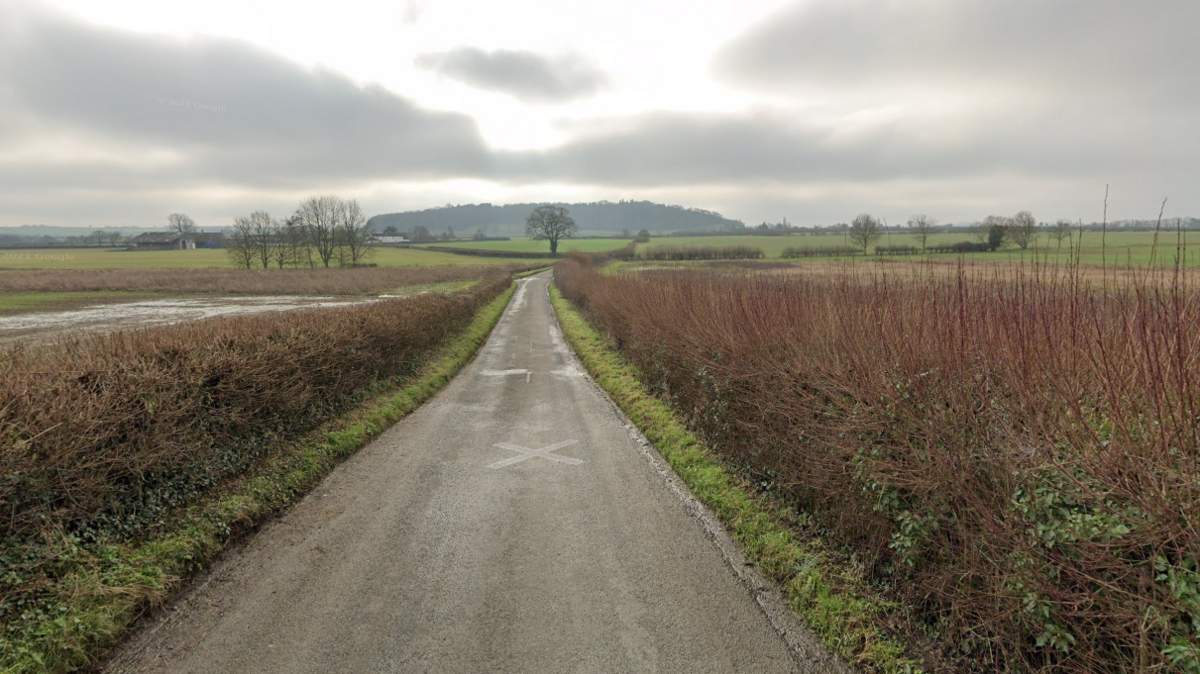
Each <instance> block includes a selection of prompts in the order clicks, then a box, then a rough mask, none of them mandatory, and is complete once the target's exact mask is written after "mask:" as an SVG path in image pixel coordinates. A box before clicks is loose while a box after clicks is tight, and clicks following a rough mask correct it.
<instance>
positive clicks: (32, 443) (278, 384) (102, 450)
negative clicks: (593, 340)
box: [0, 273, 509, 541]
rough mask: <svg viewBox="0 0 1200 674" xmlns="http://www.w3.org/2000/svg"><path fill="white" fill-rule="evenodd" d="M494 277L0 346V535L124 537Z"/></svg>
mask: <svg viewBox="0 0 1200 674" xmlns="http://www.w3.org/2000/svg"><path fill="white" fill-rule="evenodd" d="M393 278H395V277H393ZM508 285H509V275H508V274H501V275H496V274H495V273H493V275H492V276H490V277H489V278H488V279H485V280H484V281H483V282H482V283H480V284H478V285H476V286H474V287H473V288H472V289H471V290H468V291H464V292H460V293H455V294H453V295H449V296H442V295H423V296H418V297H411V298H404V299H395V300H382V301H379V302H372V303H370V304H366V305H357V306H353V307H346V308H331V309H318V310H306V311H293V312H286V313H280V314H273V315H262V316H253V317H243V318H222V319H210V320H206V321H198V322H193V323H186V324H180V325H173V326H165V327H157V328H148V329H143V330H133V331H124V332H117V333H111V334H106V335H94V336H86V337H78V338H75V339H70V340H67V341H65V342H62V343H59V344H56V345H55V346H54V348H37V349H23V348H21V347H11V348H8V349H5V350H3V351H0V440H2V444H0V541H2V540H4V539H6V538H13V537H28V536H33V535H38V533H39V532H41V531H44V530H56V529H57V530H64V531H67V532H70V533H72V534H74V535H84V536H88V535H99V534H98V532H107V533H108V534H112V533H113V532H116V533H119V534H121V535H129V534H132V533H134V532H136V531H137V530H138V529H139V528H140V527H142V526H143V525H144V524H145V523H146V522H147V521H149V520H150V519H152V518H153V517H154V516H156V514H157V513H158V512H159V511H160V510H162V509H163V508H166V507H171V506H174V505H178V504H179V503H184V502H186V501H188V500H189V499H190V498H192V497H193V496H194V495H195V494H197V493H199V492H201V491H203V490H205V489H207V488H209V487H211V486H212V485H215V484H217V483H219V482H220V481H221V480H222V479H223V478H224V477H226V476H228V475H230V474H236V473H237V472H238V471H240V470H242V469H243V468H244V467H245V466H246V465H248V463H249V462H251V461H253V460H254V459H255V457H256V456H257V455H258V452H259V451H260V449H261V447H262V446H263V445H264V443H265V442H266V440H267V439H269V438H271V437H274V436H285V437H286V436H291V435H294V434H297V433H301V432H303V431H305V430H307V429H310V428H312V427H314V425H316V424H319V423H321V422H322V421H323V420H325V419H328V418H329V417H330V416H331V415H333V414H336V413H337V412H338V411H339V410H341V409H343V408H344V407H345V406H346V405H347V404H348V403H349V402H350V401H352V400H353V399H354V396H355V395H357V393H358V392H360V391H362V390H363V389H364V388H365V387H368V386H370V385H372V384H373V383H374V382H378V381H381V380H387V379H389V378H393V377H396V376H398V375H403V374H405V373H407V372H408V371H409V370H410V369H411V368H412V367H414V366H415V364H416V363H417V362H418V360H419V358H420V356H421V354H423V353H424V352H425V351H426V350H428V349H429V348H430V347H432V346H433V345H435V344H437V343H438V342H439V341H440V340H442V339H443V338H444V337H446V336H447V335H449V334H450V333H451V332H453V331H455V330H458V329H460V328H461V327H463V326H465V325H466V324H467V323H468V322H469V321H470V320H471V319H472V317H473V315H474V313H475V311H476V308H477V307H478V306H480V305H481V303H484V302H487V301H490V300H491V299H492V298H493V297H495V296H496V295H497V294H499V293H500V292H502V291H503V290H504V289H505V288H507V287H508Z"/></svg>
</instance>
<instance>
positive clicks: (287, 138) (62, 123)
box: [0, 3, 488, 185]
mask: <svg viewBox="0 0 1200 674" xmlns="http://www.w3.org/2000/svg"><path fill="white" fill-rule="evenodd" d="M0 82H2V83H3V85H0V89H2V90H3V92H2V93H0V100H4V101H5V102H7V103H9V104H10V106H13V107H9V108H7V109H5V110H4V111H0V119H2V120H3V121H0V133H4V132H5V130H6V129H8V130H9V131H8V133H9V138H10V140H19V139H20V136H21V134H24V133H29V132H30V130H31V129H30V127H31V126H36V127H37V128H38V129H41V130H42V131H48V132H49V133H50V134H58V135H63V134H71V135H75V136H82V137H86V136H89V135H90V136H92V137H94V138H96V139H102V140H103V142H105V143H108V144H121V145H124V146H127V147H129V148H130V149H131V153H133V151H134V150H138V151H149V150H152V149H155V148H158V149H163V150H169V151H171V152H174V153H177V154H180V155H182V156H184V157H185V158H186V159H187V163H186V166H182V167H180V168H179V169H178V170H177V171H171V172H169V173H175V172H178V173H179V178H180V180H187V179H189V178H190V179H191V180H192V181H193V182H198V181H208V182H210V183H212V182H215V183H224V184H238V185H247V184H249V185H284V184H298V183H302V182H304V181H312V180H321V179H327V180H329V179H332V180H342V181H345V180H352V179H355V178H363V177H378V176H383V175H386V176H394V177H398V178H402V177H430V176H447V175H458V174H461V173H463V172H478V171H481V170H484V169H485V168H486V164H487V161H488V155H487V149H486V146H485V144H484V142H483V140H482V138H481V136H480V134H479V131H478V128H477V126H476V124H475V122H474V120H472V119H471V118H469V117H467V116H465V115H461V114H453V113H445V112H434V111H429V110H423V109H421V108H419V107H418V106H416V105H414V104H413V103H411V102H409V101H407V100H405V99H403V98H401V97H399V96H397V95H395V94H393V93H391V92H389V91H387V90H385V89H383V88H382V87H379V86H374V85H369V86H360V85H359V84H357V83H355V82H354V81H352V80H351V79H349V78H348V77H346V76H345V75H342V74H340V73H337V72H333V71H329V70H321V69H316V70H310V69H308V68H305V67H303V66H301V65H299V64H297V63H294V62H291V61H288V60H286V59H284V58H282V57H279V56H276V55H274V54H272V53H270V52H267V51H265V50H261V49H258V48H256V47H254V46H252V45H249V44H247V43H245V42H241V41H237V40H229V39H220V38H212V37H196V38H189V39H176V38H170V37H160V36H149V35H142V34H134V33H129V32H126V31H121V30H116V29H108V28H102V27H99V26H95V25H92V24H88V23H84V22H82V21H77V20H74V19H71V18H68V17H66V16H64V15H62V14H60V13H58V12H55V11H52V10H50V9H48V8H45V7H41V6H35V5H31V4H23V3H8V4H6V5H5V7H4V8H3V9H0ZM14 128H19V132H14V130H13V129H14ZM14 136H15V137H14ZM113 169H114V170H120V169H118V168H117V167H113ZM134 173H136V171H134ZM162 177H163V176H161V175H157V176H156V175H152V176H147V178H148V179H149V180H156V181H161V178H162Z"/></svg>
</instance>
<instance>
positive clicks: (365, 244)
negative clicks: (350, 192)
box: [338, 199, 375, 265]
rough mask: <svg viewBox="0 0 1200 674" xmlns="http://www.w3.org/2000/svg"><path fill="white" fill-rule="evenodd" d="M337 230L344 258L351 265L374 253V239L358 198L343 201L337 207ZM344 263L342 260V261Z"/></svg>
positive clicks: (364, 259)
mask: <svg viewBox="0 0 1200 674" xmlns="http://www.w3.org/2000/svg"><path fill="white" fill-rule="evenodd" d="M338 232H339V238H340V240H341V250H342V251H344V258H345V260H348V261H349V263H350V264H351V265H356V264H361V263H363V262H365V261H366V260H367V259H368V258H369V257H371V256H372V255H374V254H375V239H374V237H372V231H371V227H370V226H369V225H368V224H367V217H366V216H365V215H363V212H362V207H361V206H359V205H358V199H351V200H350V201H343V202H342V204H341V208H340V209H339V220H338ZM343 264H344V261H343Z"/></svg>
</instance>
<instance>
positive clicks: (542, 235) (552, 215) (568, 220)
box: [525, 204, 579, 255]
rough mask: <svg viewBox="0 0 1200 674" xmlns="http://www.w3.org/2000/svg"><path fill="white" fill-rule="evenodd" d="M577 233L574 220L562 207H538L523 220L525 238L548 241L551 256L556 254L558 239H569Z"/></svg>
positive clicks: (577, 226) (547, 205)
mask: <svg viewBox="0 0 1200 674" xmlns="http://www.w3.org/2000/svg"><path fill="white" fill-rule="evenodd" d="M578 231H579V225H577V224H575V218H572V217H571V215H570V213H569V212H568V211H567V209H565V208H563V207H562V206H551V205H549V204H546V205H543V206H538V207H537V208H535V209H533V212H532V213H530V214H529V217H528V218H526V219H525V236H528V237H531V238H533V240H535V241H549V242H550V254H551V255H554V254H555V253H557V252H558V241H559V239H569V238H571V237H572V236H574V235H575V232H578Z"/></svg>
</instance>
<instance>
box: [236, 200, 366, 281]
mask: <svg viewBox="0 0 1200 674" xmlns="http://www.w3.org/2000/svg"><path fill="white" fill-rule="evenodd" d="M225 243H226V253H227V254H228V255H229V259H230V261H232V262H233V263H234V264H235V265H237V266H239V267H242V268H244V269H253V268H254V267H257V266H261V267H262V268H263V269H270V268H272V267H275V268H278V269H284V268H287V267H294V268H299V267H308V268H310V269H316V268H318V267H323V268H329V267H334V266H336V267H354V266H359V265H362V264H364V263H365V262H366V261H367V260H368V259H369V258H370V257H371V256H372V255H374V253H375V240H374V232H373V230H372V229H371V227H370V225H369V224H368V222H367V218H366V216H364V215H363V212H362V207H361V206H359V203H358V200H357V199H349V200H346V199H342V198H341V197H338V196H335V195H321V196H312V197H308V198H307V199H305V200H303V201H301V202H300V205H299V206H297V207H296V210H295V212H294V213H292V215H290V216H288V217H287V218H283V219H280V218H274V217H272V216H271V215H270V214H269V213H267V212H266V211H255V212H253V213H251V214H250V215H249V216H244V217H239V218H236V219H234V221H233V227H231V228H230V231H229V233H228V234H227V235H226V237H225Z"/></svg>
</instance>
